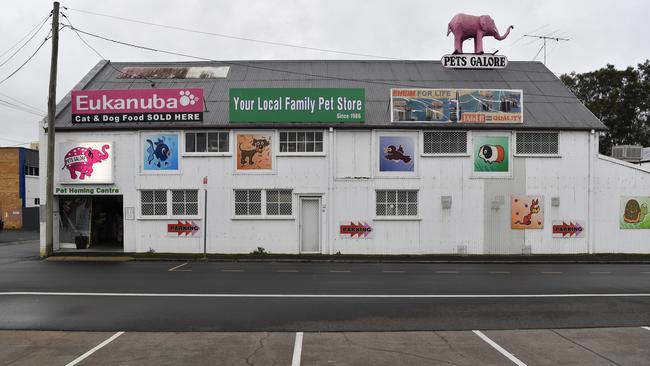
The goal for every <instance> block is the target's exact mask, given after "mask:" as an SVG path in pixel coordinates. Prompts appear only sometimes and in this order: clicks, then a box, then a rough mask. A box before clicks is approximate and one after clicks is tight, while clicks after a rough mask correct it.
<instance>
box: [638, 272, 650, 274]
mask: <svg viewBox="0 0 650 366" xmlns="http://www.w3.org/2000/svg"><path fill="white" fill-rule="evenodd" d="M639 273H643V274H650V272H639Z"/></svg>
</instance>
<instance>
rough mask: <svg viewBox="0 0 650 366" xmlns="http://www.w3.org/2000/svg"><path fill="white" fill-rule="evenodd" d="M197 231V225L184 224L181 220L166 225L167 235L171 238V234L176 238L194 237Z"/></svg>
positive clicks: (192, 222)
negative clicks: (183, 236)
mask: <svg viewBox="0 0 650 366" xmlns="http://www.w3.org/2000/svg"><path fill="white" fill-rule="evenodd" d="M199 229H200V228H199V225H197V224H196V223H195V222H194V221H187V220H185V223H183V222H182V221H181V220H178V222H177V223H174V224H167V233H168V234H171V235H172V236H173V234H176V236H181V235H185V236H194V235H195V234H196V233H197V232H198V231H199Z"/></svg>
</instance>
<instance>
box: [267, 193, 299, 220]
mask: <svg viewBox="0 0 650 366" xmlns="http://www.w3.org/2000/svg"><path fill="white" fill-rule="evenodd" d="M292 208H293V200H292V195H291V190H289V189H282V190H280V189H274V190H268V191H266V214H267V215H271V216H276V215H279V216H291V214H292Z"/></svg>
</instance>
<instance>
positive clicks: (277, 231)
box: [40, 130, 650, 254]
mask: <svg viewBox="0 0 650 366" xmlns="http://www.w3.org/2000/svg"><path fill="white" fill-rule="evenodd" d="M269 131H272V133H273V136H274V138H275V140H277V136H278V133H277V131H273V130H269ZM169 132H170V133H173V132H174V131H169ZM175 132H176V133H179V135H180V137H181V139H180V144H179V146H180V148H181V150H183V147H184V146H183V136H182V131H175ZM234 133H235V131H232V132H231V135H230V141H231V146H230V153H228V154H225V155H222V156H215V155H210V156H189V155H186V154H183V153H181V154H180V159H179V160H180V169H179V172H178V173H175V174H152V173H151V172H144V171H143V169H142V160H143V154H144V152H143V145H142V141H141V140H142V133H141V132H139V131H116V132H108V131H106V132H102V133H101V135H98V134H96V133H82V132H74V133H72V132H65V133H63V132H62V133H59V134H57V142H58V143H62V142H78V143H79V142H108V141H112V142H113V143H114V158H115V159H114V172H115V183H114V184H112V185H93V186H92V187H107V186H110V187H115V188H118V189H119V190H120V194H121V195H122V196H123V205H124V210H125V219H124V250H125V251H126V252H147V251H156V252H192V253H200V252H202V251H203V245H204V234H205V233H206V231H207V237H205V244H206V250H207V252H209V253H250V252H252V251H254V250H256V248H258V247H263V248H264V249H265V250H266V251H268V252H272V253H298V252H299V251H300V240H299V238H300V198H301V197H317V198H319V199H320V202H321V207H320V208H321V225H320V228H321V231H320V237H321V241H320V244H321V245H320V252H321V253H324V254H334V253H338V252H340V253H343V254H352V253H360V254H430V253H448V254H456V253H460V254H465V253H467V254H522V253H524V254H526V253H532V254H541V253H587V252H611V251H621V252H635V251H640V252H642V251H645V252H648V251H650V250H649V249H648V248H645V247H644V246H643V243H644V242H645V243H647V242H648V233H650V231H648V230H626V231H625V230H620V229H618V227H616V226H615V225H613V224H612V222H617V220H618V216H619V215H618V209H619V206H620V202H619V200H620V198H618V197H619V196H620V195H648V188H647V187H649V185H648V184H647V183H648V182H647V180H646V179H647V176H648V174H647V172H638V173H636V171H634V173H630V171H633V170H631V168H630V167H628V166H620V165H617V164H615V163H612V162H610V161H605V160H602V159H598V160H597V161H596V162H595V163H594V164H593V165H594V166H593V167H592V169H593V171H592V174H591V175H590V173H589V169H590V163H589V160H590V151H597V150H594V147H593V146H592V150H590V149H589V144H590V134H589V132H587V131H585V132H566V131H562V132H560V134H559V154H558V155H556V156H553V157H531V156H518V155H516V154H515V155H514V156H513V157H512V160H513V164H512V176H511V178H509V179H504V178H481V177H476V176H474V175H473V173H472V171H473V170H472V168H473V163H472V157H471V154H470V152H472V151H474V150H473V148H472V139H473V137H474V136H479V135H481V134H485V132H481V131H470V132H469V136H468V141H469V143H468V153H467V154H462V155H459V156H429V155H426V156H425V155H423V154H422V131H414V130H405V131H396V130H362V131H358V130H357V131H353V130H333V131H326V130H323V134H324V153H323V154H318V155H311V156H306V155H302V156H296V155H292V154H285V155H282V154H281V153H280V154H276V155H275V158H274V161H273V169H272V171H271V172H270V173H269V174H245V173H240V172H237V171H236V169H235V164H236V162H235V158H234V157H233V153H232V152H233V151H234V150H235V147H234V142H233V140H234V136H235V135H234ZM490 133H494V132H490ZM500 134H502V135H503V134H505V135H508V134H512V143H513V145H514V144H515V142H516V134H515V133H511V132H508V131H504V132H500ZM391 135H400V136H412V137H414V138H415V141H417V146H416V151H418V152H419V153H418V154H416V157H415V158H416V167H415V172H414V173H413V174H407V175H396V176H390V175H386V174H383V173H380V172H379V169H378V164H377V162H378V159H379V154H381V152H380V151H379V146H378V138H379V136H391ZM41 146H43V147H45V146H46V141H45V138H44V135H43V136H42V139H41ZM513 150H514V149H513ZM274 151H278V149H277V145H276V146H275V148H274ZM593 156H595V155H593ZM40 161H41V171H45V164H44V162H45V149H44V148H42V149H41V159H40ZM619 167H620V169H619ZM619 170H621V171H620V172H619ZM59 173H60V172H59V171H57V172H56V174H55V175H56V176H57V177H58V176H59V175H58V174H59ZM612 174H613V175H614V176H612ZM627 174H632V176H631V177H628V178H630V179H636V180H634V183H633V185H632V186H630V182H629V179H628V178H625V177H627ZM204 177H207V181H208V182H207V186H204V185H203V178H204ZM57 179H58V178H57ZM614 180H616V181H614ZM605 181H609V182H610V183H607V186H604V183H603V182H605ZM590 182H592V183H591V184H592V192H593V193H592V194H594V196H595V199H593V200H592V203H593V205H594V207H591V208H590V206H589V205H590V200H589V194H590V193H589V190H590ZM55 186H61V184H60V183H59V182H58V181H57V180H55ZM66 186H72V185H66ZM74 186H76V187H88V186H82V185H78V184H77V185H74ZM204 188H207V194H208V197H207V203H208V204H207V220H206V219H205V217H204V209H205V206H204V192H205V191H204ZM628 188H629V189H628ZM151 189H163V190H170V189H191V190H198V192H199V210H198V215H193V216H174V215H171V213H170V214H169V215H167V216H164V217H155V218H151V217H146V216H144V215H142V212H141V202H140V191H141V190H151ZM234 189H255V190H272V189H290V190H292V195H293V206H292V212H291V215H287V216H283V217H279V218H278V217H271V216H263V217H241V216H238V215H235V209H234ZM404 189H408V190H414V191H417V192H418V194H417V195H418V206H417V211H418V212H417V215H415V216H413V217H391V218H386V217H381V216H378V215H377V212H376V191H377V190H404ZM601 192H603V193H601ZM44 193H45V179H43V180H42V181H41V196H42V197H44ZM515 194H516V195H535V196H541V197H540V199H541V203H542V207H543V212H544V220H543V223H542V224H543V228H541V229H527V230H515V229H511V209H510V207H511V202H510V201H511V196H512V195H515ZM601 194H605V195H607V196H608V197H609V200H602V199H601V197H600V195H601ZM443 200H444V201H448V200H451V206H450V207H448V208H444V207H443V204H442V202H443ZM610 201H611V202H610ZM57 207H58V206H57V205H56V204H55V211H58V210H57ZM590 209H591V210H592V212H594V217H593V221H592V222H589V219H590ZM129 211H130V212H133V213H134V215H133V216H132V217H129V215H128V214H127V212H129ZM608 215H609V216H608ZM178 220H182V221H186V220H190V221H194V222H195V223H196V224H197V225H198V226H199V227H201V228H202V229H201V230H200V231H199V233H198V234H197V235H195V236H190V237H187V238H186V237H178V235H169V234H168V233H167V230H166V227H167V224H170V223H175V222H177V221H178ZM553 221H561V222H563V221H567V222H583V223H585V222H586V226H587V231H588V233H587V234H586V235H584V236H582V237H577V238H576V237H572V238H570V239H569V238H565V239H562V238H557V237H554V236H553V234H552V230H551V228H552V226H553ZM55 222H58V214H56V213H55ZM351 222H356V223H358V222H366V223H368V224H370V225H371V226H372V228H373V233H372V235H370V236H369V237H368V238H362V239H359V238H354V239H351V238H349V235H341V234H340V233H339V226H340V225H341V224H346V223H351ZM590 227H593V232H589V228H590ZM42 229H43V230H44V226H43V224H42ZM55 229H56V228H55ZM589 234H591V236H592V237H593V238H592V239H590V235H589ZM56 235H57V233H56V230H55V236H56ZM618 239H620V240H622V241H621V243H622V246H620V247H618V246H616V244H609V243H618V242H619V241H620V240H618ZM55 241H56V240H55ZM42 242H43V243H44V236H43V240H42ZM55 248H56V247H55Z"/></svg>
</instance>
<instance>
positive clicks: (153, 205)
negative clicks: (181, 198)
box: [140, 190, 167, 216]
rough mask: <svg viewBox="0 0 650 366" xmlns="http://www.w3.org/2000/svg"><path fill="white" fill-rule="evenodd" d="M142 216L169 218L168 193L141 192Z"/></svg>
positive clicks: (163, 191)
mask: <svg viewBox="0 0 650 366" xmlns="http://www.w3.org/2000/svg"><path fill="white" fill-rule="evenodd" d="M140 205H141V214H142V216H167V191H166V190H155V191H154V190H146V191H140Z"/></svg>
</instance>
